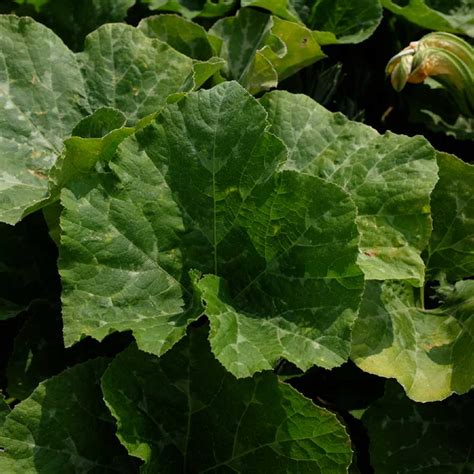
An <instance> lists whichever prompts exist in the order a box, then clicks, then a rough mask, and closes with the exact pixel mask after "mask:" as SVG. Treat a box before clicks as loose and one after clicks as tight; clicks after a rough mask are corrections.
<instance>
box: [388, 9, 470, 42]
mask: <svg viewBox="0 0 474 474" xmlns="http://www.w3.org/2000/svg"><path fill="white" fill-rule="evenodd" d="M381 1H382V5H383V6H384V7H385V8H387V9H388V10H390V11H392V12H393V13H395V14H397V15H401V16H403V17H404V18H406V19H407V20H408V21H411V22H412V23H415V24H416V25H420V26H422V27H423V28H428V29H430V30H437V31H448V32H451V33H463V34H466V35H469V36H471V37H474V7H473V5H472V1H471V0H407V1H404V2H402V3H401V4H400V1H399V0H381Z"/></svg>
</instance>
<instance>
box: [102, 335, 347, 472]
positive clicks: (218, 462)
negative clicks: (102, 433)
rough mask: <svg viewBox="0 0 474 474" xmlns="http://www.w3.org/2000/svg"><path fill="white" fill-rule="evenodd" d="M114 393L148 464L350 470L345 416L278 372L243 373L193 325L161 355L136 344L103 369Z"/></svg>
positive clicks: (121, 420)
mask: <svg viewBox="0 0 474 474" xmlns="http://www.w3.org/2000/svg"><path fill="white" fill-rule="evenodd" d="M102 387H103V391H104V395H105V399H106V402H107V404H108V406H109V407H110V409H111V411H112V413H113V415H114V416H115V417H116V419H117V422H118V436H119V437H120V440H121V441H122V443H123V444H124V446H126V448H127V449H128V451H129V453H130V454H131V455H133V456H136V457H139V458H141V459H143V460H144V461H145V465H144V467H143V468H142V469H143V472H150V473H151V472H169V473H172V472H189V471H191V470H192V472H196V473H203V472H231V471H232V472H274V473H286V472H297V471H298V472H313V473H328V472H331V473H335V474H336V473H344V472H346V469H347V467H348V466H349V464H350V460H351V451H350V444H349V439H348V437H347V434H346V432H345V430H344V428H343V427H342V426H341V424H340V423H339V422H338V421H337V419H336V417H335V416H334V415H333V414H331V413H329V412H328V411H326V410H324V409H323V408H319V407H316V406H315V405H313V404H312V403H311V401H309V400H307V399H305V398H304V397H302V396H301V395H300V394H298V392H296V391H295V390H294V389H293V388H291V387H290V386H288V385H286V384H284V383H281V382H279V381H278V379H277V377H275V376H274V375H272V374H265V375H258V376H256V377H254V378H252V379H247V380H236V379H235V378H234V377H232V375H230V374H229V373H228V372H227V371H225V370H224V369H223V368H222V366H221V365H220V364H219V363H218V362H217V361H216V360H215V359H214V357H213V356H212V354H211V352H210V351H209V346H208V344H207V341H206V338H205V331H203V329H200V330H198V331H192V332H191V334H190V336H188V337H187V338H186V339H185V340H183V341H181V342H180V343H179V344H178V345H177V346H175V348H173V350H172V351H170V352H169V353H167V354H166V355H164V356H163V357H162V358H160V359H158V358H156V357H154V356H152V355H149V354H145V353H143V352H140V351H138V350H137V349H136V348H135V347H134V346H132V347H130V348H128V349H127V350H126V351H125V352H123V353H122V354H120V355H119V356H118V357H117V358H116V359H115V360H114V362H113V363H112V365H111V366H110V367H109V369H108V370H107V371H106V373H105V374H104V377H103V379H102Z"/></svg>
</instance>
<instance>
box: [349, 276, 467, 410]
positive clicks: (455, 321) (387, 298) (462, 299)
mask: <svg viewBox="0 0 474 474" xmlns="http://www.w3.org/2000/svg"><path fill="white" fill-rule="evenodd" d="M439 297H440V298H442V299H443V300H444V303H443V305H442V306H440V307H439V308H437V309H433V310H424V309H422V308H421V307H420V305H419V304H417V303H416V300H415V297H414V294H413V289H412V288H411V287H410V286H408V285H406V284H402V283H399V282H387V283H383V284H382V283H379V282H368V283H367V284H366V290H365V294H364V299H363V301H362V305H361V308H360V311H359V319H358V320H357V323H356V325H355V327H354V332H353V337H352V355H351V357H352V359H353V360H354V362H355V363H356V364H357V365H358V366H359V367H360V368H361V369H363V370H365V371H367V372H370V373H373V374H376V375H380V376H382V377H393V378H396V379H397V380H398V382H400V384H401V385H402V386H403V387H404V389H405V391H406V393H407V395H408V396H409V397H410V398H412V399H413V400H416V401H422V402H426V401H433V400H442V399H444V398H446V397H448V396H449V395H451V394H452V393H453V392H455V393H465V392H467V391H468V390H470V389H471V388H472V387H473V386H474V357H473V353H472V347H473V343H474V340H473V334H474V281H472V280H467V281H461V282H458V283H457V284H456V285H455V286H450V285H447V284H444V285H443V286H442V287H441V288H440V291H439Z"/></svg>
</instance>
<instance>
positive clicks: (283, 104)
mask: <svg viewBox="0 0 474 474" xmlns="http://www.w3.org/2000/svg"><path fill="white" fill-rule="evenodd" d="M261 103H262V105H263V106H264V107H265V108H266V110H267V111H268V113H269V120H270V122H271V131H272V132H273V133H275V134H276V135H277V136H278V137H279V138H281V139H282V140H283V141H284V142H285V144H286V145H287V147H288V150H289V158H288V161H287V163H286V165H285V168H286V169H292V170H297V171H299V172H300V173H303V174H305V175H312V176H319V177H321V178H324V179H326V180H328V181H331V182H334V183H335V184H337V185H339V186H341V187H343V188H344V189H345V190H346V191H348V192H349V193H350V195H351V197H352V199H353V200H354V202H355V204H356V206H357V210H358V216H357V226H358V228H359V232H360V234H361V241H360V254H359V257H358V263H359V265H360V266H361V268H362V269H363V271H364V273H365V276H366V278H367V279H369V280H386V279H406V280H409V281H410V282H411V283H413V284H415V285H418V286H420V285H422V284H423V281H424V271H425V265H424V262H423V260H422V258H421V256H420V254H421V252H422V250H423V249H424V248H425V247H426V245H427V244H428V240H429V237H430V234H431V217H430V194H431V191H432V189H433V187H434V185H435V183H436V180H437V173H436V172H437V165H436V158H435V152H434V150H433V149H432V148H431V146H430V145H429V144H428V142H427V141H426V140H424V139H423V138H421V137H415V138H408V137H405V136H401V135H394V134H392V133H387V134H385V135H379V134H378V133H377V132H376V131H375V130H374V129H372V128H370V127H367V126H366V125H363V124H360V123H356V122H351V121H350V120H347V119H346V118H345V117H344V116H342V115H341V114H333V113H331V112H329V111H328V110H326V109H325V108H323V107H322V106H320V105H319V104H317V103H316V102H314V101H313V100H312V99H310V98H309V97H306V96H303V95H297V96H295V95H292V94H289V93H287V92H272V93H269V94H267V95H266V96H265V97H264V98H263V99H262V101H261Z"/></svg>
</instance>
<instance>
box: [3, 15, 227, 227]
mask: <svg viewBox="0 0 474 474" xmlns="http://www.w3.org/2000/svg"><path fill="white" fill-rule="evenodd" d="M0 51H1V52H2V57H1V60H0V84H1V85H0V106H1V107H2V110H3V113H2V116H1V117H0V166H1V167H2V170H3V171H2V174H1V175H0V221H1V222H7V223H9V224H14V223H16V222H18V221H19V220H20V219H21V218H22V217H23V216H24V215H25V214H28V213H31V212H32V211H34V210H35V209H38V208H40V207H42V206H44V205H45V203H48V202H49V199H48V198H49V197H50V196H49V195H48V172H49V171H50V169H51V167H52V166H53V165H54V163H55V161H56V157H57V156H58V155H59V154H60V153H61V150H62V147H63V141H64V139H66V138H68V137H69V136H70V135H71V132H72V131H73V128H74V126H75V125H76V124H77V123H78V122H79V121H80V120H81V119H82V118H83V117H86V116H88V115H89V114H90V113H91V112H94V111H96V110H97V109H98V108H101V107H104V106H106V107H115V108H117V109H119V110H120V111H121V112H122V113H124V114H125V115H126V117H127V120H128V122H129V123H133V124H135V123H136V122H137V120H139V119H141V118H143V117H145V116H147V115H149V114H153V113H157V112H158V111H159V109H160V108H161V107H162V106H163V105H164V103H165V101H166V98H167V97H168V96H169V95H171V94H175V93H178V92H182V91H186V90H191V89H193V88H196V87H199V86H200V85H201V84H202V83H203V82H204V81H205V80H206V79H207V78H208V77H209V76H211V75H212V74H214V72H215V71H216V70H219V69H220V68H221V67H222V61H221V60H216V58H214V59H211V60H209V61H208V62H204V63H201V62H197V63H195V62H194V61H193V60H192V59H191V58H188V57H187V56H185V55H183V54H181V53H179V52H178V51H176V50H174V49H173V48H172V47H170V46H169V45H167V44H165V43H163V42H161V41H159V40H158V39H151V38H148V37H147V36H146V35H145V34H143V33H142V32H141V31H139V30H138V29H135V28H133V27H131V26H127V25H123V24H122V25H119V24H110V25H105V26H103V27H102V28H100V29H99V30H97V31H96V32H94V33H92V34H91V35H90V36H89V37H88V39H87V41H86V51H85V52H84V53H80V54H79V55H78V56H76V57H75V56H74V54H73V53H72V52H71V51H69V50H68V49H67V48H66V47H65V46H64V44H63V43H62V42H61V40H60V39H59V38H58V37H57V36H55V34H54V33H53V32H52V31H50V30H48V29H47V28H45V27H44V26H42V25H40V24H38V23H35V22H34V21H33V20H31V19H28V18H18V17H15V16H0ZM76 58H78V59H79V62H80V63H81V66H79V64H78V62H77V60H76ZM164 64H166V67H163V65H164ZM109 131H110V130H109ZM70 145H71V146H72V142H70Z"/></svg>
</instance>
